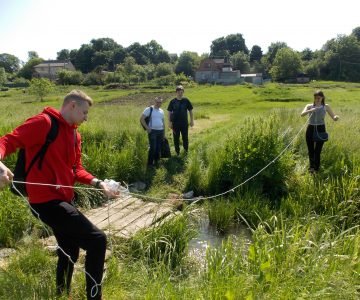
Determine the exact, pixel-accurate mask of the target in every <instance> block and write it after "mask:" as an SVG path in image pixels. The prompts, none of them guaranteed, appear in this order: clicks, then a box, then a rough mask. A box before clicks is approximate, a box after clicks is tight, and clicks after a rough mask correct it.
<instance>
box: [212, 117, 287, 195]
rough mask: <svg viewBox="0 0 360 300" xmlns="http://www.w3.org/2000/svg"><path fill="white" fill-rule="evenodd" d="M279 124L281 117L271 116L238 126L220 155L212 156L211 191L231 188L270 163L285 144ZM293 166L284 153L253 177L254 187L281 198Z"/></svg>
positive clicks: (220, 151) (256, 189)
mask: <svg viewBox="0 0 360 300" xmlns="http://www.w3.org/2000/svg"><path fill="white" fill-rule="evenodd" d="M279 125H280V122H279V120H278V119H276V118H275V116H271V117H269V118H268V119H248V120H247V121H246V122H245V125H244V126H243V127H242V128H237V129H235V130H234V133H232V134H230V135H229V137H228V139H227V141H226V142H225V145H223V147H222V148H221V149H220V150H219V151H218V152H217V155H216V156H214V157H212V158H211V159H210V162H209V169H208V191H209V192H224V191H226V190H229V189H231V188H233V187H234V186H237V185H239V184H240V183H242V182H244V181H245V180H247V179H249V178H250V177H252V176H253V175H255V174H257V172H259V171H260V170H262V169H263V168H264V167H265V166H266V165H267V164H269V163H271V162H272V160H273V159H274V158H275V157H277V156H278V155H279V153H280V152H281V151H282V150H283V149H284V147H285V145H284V142H283V140H282V138H281V135H280V134H279ZM293 165H294V160H293V159H292V156H291V154H290V153H289V152H285V153H284V154H283V155H282V156H281V157H280V159H278V160H276V161H273V162H272V163H271V164H270V165H269V167H268V168H266V169H265V170H263V171H262V172H261V173H259V174H258V175H257V176H255V177H254V178H253V179H251V184H250V186H251V189H253V190H254V191H258V192H260V193H261V194H264V195H266V196H268V197H269V198H272V199H276V198H279V197H281V196H282V195H284V194H285V193H286V191H287V184H286V181H287V179H288V178H289V177H290V173H291V171H292V169H293ZM247 186H249V185H247Z"/></svg>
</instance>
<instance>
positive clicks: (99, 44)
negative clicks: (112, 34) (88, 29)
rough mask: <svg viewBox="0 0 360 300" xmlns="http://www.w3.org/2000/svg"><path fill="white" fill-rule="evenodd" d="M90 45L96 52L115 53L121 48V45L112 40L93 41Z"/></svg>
mask: <svg viewBox="0 0 360 300" xmlns="http://www.w3.org/2000/svg"><path fill="white" fill-rule="evenodd" d="M90 43H91V44H92V48H93V50H94V51H95V52H103V51H112V52H113V51H114V50H115V49H117V48H119V47H120V45H119V44H118V43H116V42H115V41H114V40H113V39H111V38H99V39H92V40H91V41H90Z"/></svg>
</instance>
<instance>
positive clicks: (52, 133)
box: [25, 114, 59, 178]
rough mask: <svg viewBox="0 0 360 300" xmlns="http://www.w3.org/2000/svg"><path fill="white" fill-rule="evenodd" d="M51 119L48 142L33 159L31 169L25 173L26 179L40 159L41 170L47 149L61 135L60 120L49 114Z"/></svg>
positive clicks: (46, 141)
mask: <svg viewBox="0 0 360 300" xmlns="http://www.w3.org/2000/svg"><path fill="white" fill-rule="evenodd" d="M47 115H48V116H49V117H50V122H51V127H50V130H49V132H48V134H47V136H46V140H45V143H44V145H43V146H42V147H41V148H40V150H39V151H38V152H37V153H36V155H35V156H34V157H33V159H32V160H31V163H30V165H29V168H28V169H27V171H26V172H25V178H26V176H27V175H28V174H29V172H30V170H31V168H32V167H33V165H34V164H35V162H36V161H37V160H38V159H39V164H38V167H39V170H41V168H42V162H43V160H44V156H45V154H46V151H47V149H48V148H49V145H50V144H51V143H52V142H53V141H55V139H56V138H57V136H58V133H59V122H58V120H57V119H56V118H55V117H54V116H52V115H50V114H47Z"/></svg>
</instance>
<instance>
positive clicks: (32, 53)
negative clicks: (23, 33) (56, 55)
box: [28, 51, 39, 60]
mask: <svg viewBox="0 0 360 300" xmlns="http://www.w3.org/2000/svg"><path fill="white" fill-rule="evenodd" d="M34 58H39V54H38V53H37V52H36V51H28V60H31V59H34Z"/></svg>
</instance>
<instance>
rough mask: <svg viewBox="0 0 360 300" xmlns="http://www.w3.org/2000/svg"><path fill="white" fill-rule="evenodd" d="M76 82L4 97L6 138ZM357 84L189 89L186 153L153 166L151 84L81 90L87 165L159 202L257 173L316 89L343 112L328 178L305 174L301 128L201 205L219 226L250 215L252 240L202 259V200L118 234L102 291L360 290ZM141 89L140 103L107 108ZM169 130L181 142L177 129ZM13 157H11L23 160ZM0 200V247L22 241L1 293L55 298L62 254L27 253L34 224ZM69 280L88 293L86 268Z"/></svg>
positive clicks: (326, 159) (326, 162)
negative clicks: (191, 247) (86, 101)
mask: <svg viewBox="0 0 360 300" xmlns="http://www.w3.org/2000/svg"><path fill="white" fill-rule="evenodd" d="M72 88H74V87H58V89H57V90H56V91H54V93H53V94H52V95H49V96H48V97H46V98H45V101H44V102H43V103H39V102H34V100H33V98H32V97H31V96H29V95H28V94H27V93H23V91H22V89H18V90H13V89H10V90H9V91H6V92H0V109H1V111H2V112H3V118H1V119H0V134H4V133H6V132H8V131H10V130H11V129H12V128H14V127H15V126H16V125H18V124H19V123H20V122H22V121H23V120H25V119H26V118H28V117H30V116H31V115H33V114H35V113H38V112H40V111H41V110H42V108H43V106H48V105H50V106H54V107H56V108H59V107H60V105H61V99H62V97H63V95H64V94H66V93H67V92H68V91H70V90H71V89H72ZM359 88H360V84H359V83H342V82H312V83H310V84H306V85H285V84H266V85H264V86H252V85H238V86H226V87H223V86H196V87H192V88H187V89H186V91H185V96H186V97H188V98H189V99H190V100H191V101H192V103H193V105H194V115H195V127H194V128H192V129H190V151H189V154H188V155H187V156H180V157H172V158H170V159H163V160H162V161H161V162H160V166H159V167H158V168H157V169H155V170H152V171H147V170H146V168H145V164H146V157H147V137H146V134H145V133H144V131H143V130H142V128H141V127H140V124H139V117H140V114H141V113H142V111H143V109H144V106H145V104H144V99H145V98H146V97H145V98H144V96H143V93H149V94H148V95H149V99H152V97H153V95H154V94H153V92H154V90H151V89H149V90H146V89H141V90H140V89H139V90H103V89H102V88H101V87H100V88H96V89H95V88H91V87H87V88H81V89H84V90H85V91H86V92H88V93H89V95H90V96H92V97H93V98H94V100H95V104H94V106H93V107H92V108H91V110H90V116H89V121H88V122H87V123H86V124H84V125H83V126H81V127H80V129H79V130H80V132H81V134H82V137H83V147H82V150H83V153H84V156H83V163H84V165H85V166H86V168H88V169H89V171H91V172H93V173H94V174H95V175H96V176H98V177H100V178H113V179H116V180H123V181H126V182H127V183H130V182H132V181H135V180H143V181H145V182H146V183H147V186H148V188H147V190H146V191H145V193H146V194H147V195H151V196H155V197H162V198H166V197H167V196H168V195H169V194H170V193H176V194H181V193H183V192H187V191H189V190H193V191H194V192H195V195H197V196H206V195H213V194H215V193H220V192H224V191H225V190H226V189H231V188H232V187H234V186H235V185H237V184H239V183H241V182H243V181H244V180H245V179H246V178H248V177H249V176H251V175H253V174H255V173H256V172H257V171H258V170H259V169H261V168H262V167H263V166H265V165H266V164H267V163H269V162H271V160H272V159H274V158H275V157H276V156H277V155H278V153H280V151H281V150H282V149H283V148H284V147H285V146H286V145H288V144H289V143H290V142H291V141H292V139H293V138H294V136H295V134H296V133H297V132H298V131H299V130H300V128H301V127H302V126H303V125H304V124H305V122H306V118H301V117H300V112H301V111H302V109H303V108H304V106H305V105H306V104H307V103H311V102H312V98H313V97H312V94H313V92H314V90H316V89H322V90H323V91H324V93H325V95H326V102H327V103H329V104H330V105H331V107H332V108H333V110H334V111H335V112H336V113H337V114H339V116H340V120H339V121H338V122H332V120H331V119H330V118H329V116H327V117H326V127H327V131H328V132H329V134H330V140H329V141H328V142H326V144H325V145H324V149H323V152H322V167H321V172H319V174H316V175H315V176H312V175H309V174H308V173H307V171H306V169H307V164H308V159H307V148H306V143H305V137H304V134H305V133H304V132H302V133H301V134H300V135H299V137H298V138H296V139H295V140H294V141H293V144H292V146H291V147H290V148H289V151H287V152H286V153H285V155H284V156H282V157H281V158H280V159H279V160H278V161H276V162H274V164H272V165H271V166H270V167H269V168H268V169H267V170H266V171H264V172H263V173H261V174H260V175H259V176H258V177H256V178H255V179H254V180H252V181H249V182H248V183H247V184H246V185H244V186H242V187H241V188H239V189H237V190H235V191H234V192H233V193H229V195H228V196H226V197H222V198H215V199H212V200H209V201H208V202H205V203H207V204H205V207H206V208H207V212H208V214H209V220H210V222H211V223H212V224H214V225H215V226H216V227H217V229H218V231H220V232H226V231H227V230H228V229H229V227H230V226H232V225H233V223H234V222H240V223H242V224H243V225H244V226H248V227H249V228H250V230H251V232H252V243H251V245H245V244H244V241H243V240H241V239H237V238H231V237H230V238H226V239H224V241H223V244H222V245H221V246H220V247H218V248H215V247H209V248H208V250H207V254H206V258H205V261H204V263H199V261H198V260H197V259H196V257H189V256H188V255H187V245H188V241H189V240H190V239H191V238H192V237H193V236H194V233H195V231H196V221H193V216H194V215H196V209H197V208H198V207H199V206H198V205H195V206H188V207H187V208H186V209H185V211H184V213H183V215H181V216H180V217H178V218H176V219H174V220H173V221H171V222H164V223H162V225H161V226H159V227H157V228H154V229H152V230H150V231H144V232H141V233H140V234H139V235H137V236H135V237H134V238H133V239H131V240H129V241H114V252H113V255H112V256H111V258H110V259H109V260H108V262H107V276H106V278H105V280H104V298H105V299H358V298H359V297H360V295H359V293H360V292H359V291H360V286H359V276H360V232H359V229H358V219H359V211H360V194H359V178H360V177H359V176H360V169H359V161H360V152H359V149H360V141H359V134H358V133H359V132H358V128H360V121H359V118H358V116H359V113H360V89H359ZM150 91H151V93H150ZM169 91H171V89H170V88H169V89H161V90H156V91H155V92H156V93H157V92H159V93H160V92H169ZM140 92H141V93H142V96H141V97H143V98H142V102H141V101H128V102H122V103H121V104H112V105H102V104H101V102H104V101H112V100H114V99H118V98H120V97H122V96H124V95H128V94H135V93H140ZM131 97H136V96H134V95H132V96H131ZM167 103H168V102H167V101H166V102H165V103H164V104H163V108H164V109H166V107H167ZM167 136H168V137H169V140H170V143H172V137H171V134H170V132H169V131H168V130H167ZM14 159H15V156H12V157H9V158H8V159H7V160H6V163H7V164H9V166H13V163H14ZM80 196H81V197H80V199H81V202H80V203H81V205H83V206H87V205H97V204H98V203H99V202H101V199H100V197H99V195H93V194H91V193H83V194H82V195H80ZM0 197H1V207H0V245H2V246H12V247H17V248H18V252H17V254H16V255H15V256H14V257H13V258H11V259H10V262H8V265H7V266H6V267H2V268H1V269H0V299H10V298H12V299H52V298H53V297H54V278H53V277H54V268H55V259H54V257H52V256H51V255H50V254H49V253H47V252H45V251H44V250H43V249H42V247H41V246H39V245H37V244H36V243H35V244H30V245H27V246H26V247H25V248H24V246H23V244H22V242H21V238H22V236H23V235H24V233H25V234H29V230H30V229H32V228H38V223H36V222H35V220H34V218H33V217H31V215H30V213H29V210H28V208H27V207H26V205H25V204H24V203H23V202H21V200H20V199H17V198H15V196H13V195H12V194H11V193H10V192H9V191H7V190H4V191H1V192H0ZM202 205H204V204H202ZM40 265H41V266H43V267H39V266H40ZM43 278H46V280H44V281H42V279H43ZM73 288H74V293H73V299H83V298H84V274H83V273H81V272H77V273H76V274H75V277H74V284H73Z"/></svg>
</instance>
